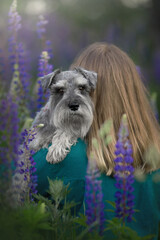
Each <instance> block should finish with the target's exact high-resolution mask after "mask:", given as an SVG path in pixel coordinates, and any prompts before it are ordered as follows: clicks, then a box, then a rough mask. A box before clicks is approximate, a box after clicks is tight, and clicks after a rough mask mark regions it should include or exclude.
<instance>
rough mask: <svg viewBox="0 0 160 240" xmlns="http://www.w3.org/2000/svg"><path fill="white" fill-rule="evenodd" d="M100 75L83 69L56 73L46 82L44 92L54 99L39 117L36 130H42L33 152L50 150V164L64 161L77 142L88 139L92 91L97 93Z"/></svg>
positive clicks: (37, 137)
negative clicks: (47, 90)
mask: <svg viewBox="0 0 160 240" xmlns="http://www.w3.org/2000/svg"><path fill="white" fill-rule="evenodd" d="M96 81H97V74H96V73H94V72H91V71H87V70H84V69H82V68H76V69H75V70H72V71H64V72H60V70H56V71H54V72H53V73H51V74H49V75H47V76H45V77H44V78H43V79H42V85H43V88H44V90H46V89H47V88H49V89H50V93H51V95H50V98H49V101H48V102H47V104H46V105H45V107H43V108H42V110H41V111H40V112H39V113H38V114H37V116H36V118H35V120H34V122H33V126H35V125H38V124H44V127H42V128H38V131H37V135H36V137H35V140H34V141H32V142H31V143H30V148H32V149H34V150H36V151H38V150H39V149H41V148H44V147H46V148H48V145H49V144H50V143H51V146H50V147H49V150H48V154H47V157H46V160H47V161H48V162H50V163H56V162H59V161H62V160H63V159H64V158H65V156H66V155H67V153H68V152H69V151H70V148H71V146H72V145H73V144H75V143H76V141H77V138H84V137H85V136H86V134H87V133H88V131H89V129H90V126H91V124H92V121H93V109H94V107H93V103H92V100H91V98H90V92H91V90H93V89H95V87H96Z"/></svg>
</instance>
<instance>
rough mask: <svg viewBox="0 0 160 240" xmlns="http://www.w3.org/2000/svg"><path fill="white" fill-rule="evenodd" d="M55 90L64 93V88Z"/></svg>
mask: <svg viewBox="0 0 160 240" xmlns="http://www.w3.org/2000/svg"><path fill="white" fill-rule="evenodd" d="M56 92H57V93H61V94H63V93H64V88H57V89H56Z"/></svg>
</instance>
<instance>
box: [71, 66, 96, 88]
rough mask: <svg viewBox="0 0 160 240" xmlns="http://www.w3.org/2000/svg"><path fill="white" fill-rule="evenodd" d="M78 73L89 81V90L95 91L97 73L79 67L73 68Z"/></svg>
mask: <svg viewBox="0 0 160 240" xmlns="http://www.w3.org/2000/svg"><path fill="white" fill-rule="evenodd" d="M74 70H76V71H77V72H78V73H80V74H81V75H82V76H83V77H84V78H86V79H87V80H88V81H89V85H90V86H91V88H93V89H95V88H96V84H97V73H96V72H93V71H88V70H86V69H84V68H81V67H76V68H74Z"/></svg>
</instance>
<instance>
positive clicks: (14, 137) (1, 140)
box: [0, 96, 19, 187]
mask: <svg viewBox="0 0 160 240" xmlns="http://www.w3.org/2000/svg"><path fill="white" fill-rule="evenodd" d="M0 119H1V124H0V163H1V164H0V165H1V168H3V171H2V175H0V176H1V177H2V178H5V179H6V183H7V182H8V181H10V178H11V175H12V172H13V168H14V167H16V166H17V162H18V146H19V133H18V130H19V119H18V106H17V104H16V103H14V102H13V100H12V97H11V96H7V97H6V98H5V99H1V101H0ZM2 180H3V179H2ZM2 187H3V186H2Z"/></svg>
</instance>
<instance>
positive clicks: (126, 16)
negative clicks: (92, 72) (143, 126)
mask: <svg viewBox="0 0 160 240" xmlns="http://www.w3.org/2000/svg"><path fill="white" fill-rule="evenodd" d="M11 3H12V0H5V1H4V0H3V1H0V74H4V73H3V72H4V69H5V74H6V75H5V74H4V75H5V76H4V77H3V79H4V80H5V81H6V83H7V81H9V80H8V79H9V78H8V76H7V74H9V65H8V60H7V59H8V38H9V35H8V12H9V8H10V5H11ZM17 10H18V13H19V14H20V15H21V17H22V21H21V23H22V28H21V29H20V31H19V32H18V34H19V35H18V37H19V39H20V40H21V41H22V42H23V43H24V46H25V50H26V52H27V56H28V63H29V71H30V73H31V81H32V82H35V81H36V76H37V67H38V58H39V56H40V53H41V44H42V43H41V41H40V40H39V38H38V36H37V22H38V19H39V16H41V15H43V16H44V17H45V19H46V20H47V21H48V24H46V26H45V28H46V33H45V34H46V36H47V39H49V40H50V41H51V48H52V49H53V58H52V59H51V60H50V61H51V63H52V64H53V66H54V68H59V67H61V68H62V69H63V70H65V69H67V68H68V67H69V66H70V64H71V63H72V61H73V60H74V58H75V57H76V55H77V54H78V53H79V52H80V51H81V50H82V49H83V48H85V47H86V46H88V45H89V44H91V43H93V42H95V41H107V42H109V43H113V44H115V45H117V46H119V47H120V48H121V49H123V50H124V51H126V52H127V53H128V54H129V56H130V57H131V58H132V59H133V60H134V62H135V63H136V65H137V68H138V70H139V71H140V73H141V74H142V76H143V79H144V81H145V84H146V85H147V86H148V88H149V89H150V91H151V92H152V93H154V92H156V93H157V96H158V98H157V104H158V109H160V96H159V95H160V0H27V1H26V0H18V1H17ZM2 60H3V61H2Z"/></svg>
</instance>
